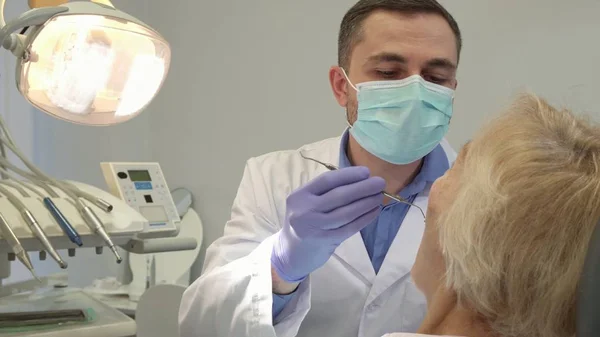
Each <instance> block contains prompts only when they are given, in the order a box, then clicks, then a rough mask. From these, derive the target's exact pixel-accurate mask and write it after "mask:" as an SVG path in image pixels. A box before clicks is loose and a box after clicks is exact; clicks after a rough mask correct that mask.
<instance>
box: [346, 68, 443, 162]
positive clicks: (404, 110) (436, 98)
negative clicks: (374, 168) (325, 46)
mask: <svg viewBox="0 0 600 337" xmlns="http://www.w3.org/2000/svg"><path fill="white" fill-rule="evenodd" d="M344 75H346V73H345V72H344ZM346 80H347V81H348V83H350V85H351V86H352V87H353V88H354V89H355V90H356V91H357V92H358V94H357V97H358V116H357V120H356V121H355V122H354V124H353V125H352V126H351V128H350V134H351V135H352V136H353V137H354V139H355V140H356V141H357V142H358V144H359V145H360V146H361V147H363V148H364V149H365V150H367V151H369V152H370V153H371V154H373V155H374V156H376V157H378V158H380V159H382V160H385V161H387V162H389V163H392V164H397V165H403V164H409V163H412V162H415V161H417V160H419V159H421V158H423V157H425V156H426V155H427V154H429V153H430V152H431V151H433V149H434V148H435V147H436V146H437V145H438V144H439V143H440V142H441V141H442V139H443V138H444V136H445V135H446V133H447V132H448V126H449V124H450V119H451V118H452V104H453V100H454V90H452V89H449V88H447V87H444V86H441V85H437V84H434V83H430V82H427V81H425V80H424V79H423V78H422V77H421V76H419V75H414V76H411V77H408V78H406V79H403V80H400V81H377V82H365V83H361V84H358V85H357V86H356V87H355V86H354V85H353V84H352V83H351V82H350V80H349V79H348V76H346Z"/></svg>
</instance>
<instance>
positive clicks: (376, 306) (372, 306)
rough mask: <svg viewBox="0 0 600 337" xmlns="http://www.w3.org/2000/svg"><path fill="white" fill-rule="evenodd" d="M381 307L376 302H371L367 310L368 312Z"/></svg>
mask: <svg viewBox="0 0 600 337" xmlns="http://www.w3.org/2000/svg"><path fill="white" fill-rule="evenodd" d="M377 309H379V305H378V304H375V303H371V304H369V305H368V306H367V311H368V312H373V311H375V310H377Z"/></svg>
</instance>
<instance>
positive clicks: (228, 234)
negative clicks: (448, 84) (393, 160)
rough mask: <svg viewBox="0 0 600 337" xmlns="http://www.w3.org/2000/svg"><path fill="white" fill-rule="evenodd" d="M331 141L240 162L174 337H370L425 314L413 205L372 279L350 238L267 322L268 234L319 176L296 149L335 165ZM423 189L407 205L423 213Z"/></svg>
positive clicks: (336, 141)
mask: <svg viewBox="0 0 600 337" xmlns="http://www.w3.org/2000/svg"><path fill="white" fill-rule="evenodd" d="M340 141H341V138H340V137H336V138H331V139H327V140H324V141H321V142H317V143H313V144H309V145H306V146H304V147H302V148H301V149H299V150H293V151H280V152H274V153H270V154H266V155H263V156H261V157H257V158H252V159H250V160H248V162H247V164H246V168H245V170H244V175H243V178H242V181H241V183H240V187H239V189H238V194H237V197H236V199H235V201H234V204H233V208H232V213H231V220H229V222H227V224H226V226H225V233H224V236H223V237H221V238H220V239H218V240H216V241H215V242H214V243H213V244H212V245H211V246H210V247H209V248H208V250H207V253H206V261H205V265H204V272H203V275H202V276H201V277H200V278H199V279H197V280H196V281H195V282H194V283H193V284H192V285H191V286H190V287H189V288H188V289H187V290H186V292H185V294H184V295H183V299H182V304H181V308H180V312H179V321H180V336H181V337H225V336H228V337H246V336H248V337H258V336H261V337H274V336H277V337H293V336H298V337H349V336H359V337H380V336H382V335H384V334H386V333H391V332H399V331H405V332H414V331H416V329H417V328H418V326H419V324H420V323H421V320H422V319H423V317H424V315H425V310H426V307H425V299H424V297H423V295H422V294H421V293H420V292H419V291H418V290H417V288H416V287H415V285H414V284H413V282H412V281H411V278H410V270H411V268H412V265H413V263H414V260H415V257H416V254H417V250H418V248H419V244H420V242H421V237H422V234H423V229H424V221H423V216H422V215H421V213H420V212H419V210H418V209H416V208H414V207H412V208H411V209H410V210H409V212H408V213H407V215H406V218H405V219H404V222H403V223H402V226H401V227H400V230H399V231H398V234H397V236H396V238H395V240H394V242H393V244H392V246H391V247H390V249H389V251H388V253H387V256H386V258H385V260H384V262H383V265H382V267H381V269H380V271H379V273H378V274H377V275H376V274H375V271H374V269H373V265H372V264H371V261H370V259H369V256H368V253H367V250H366V248H365V245H364V242H363V240H362V238H361V234H360V233H357V234H356V235H354V236H352V237H351V238H350V239H348V240H346V241H345V242H344V243H342V244H341V245H340V246H339V247H338V248H337V249H336V251H335V254H334V255H333V256H332V257H331V258H330V259H329V261H328V262H327V263H326V264H325V265H324V266H323V267H322V268H320V269H318V270H317V271H315V272H313V273H312V274H311V275H310V277H309V278H307V279H306V280H305V281H304V282H302V283H301V284H300V286H299V288H298V289H297V291H296V292H297V293H296V295H295V297H294V298H293V299H292V301H291V302H289V303H288V305H287V306H286V307H285V309H284V310H283V312H282V313H281V314H280V315H279V317H278V318H277V320H276V322H274V323H275V324H273V322H272V285H271V262H270V256H271V250H272V236H273V235H274V234H275V233H277V232H278V231H279V230H280V229H281V226H282V224H283V223H284V219H285V211H286V198H287V196H288V195H289V194H290V193H291V192H292V191H293V190H295V189H297V188H299V187H300V186H302V185H304V184H306V183H307V182H308V181H310V180H312V179H314V178H315V177H317V176H318V175H320V174H322V173H323V172H326V171H327V169H325V168H324V167H322V166H321V165H319V164H317V163H314V162H312V161H308V160H306V159H303V158H302V157H301V156H300V154H299V151H302V153H303V154H305V155H306V156H309V157H312V158H315V159H319V160H321V161H323V162H327V163H332V164H335V165H337V164H338V162H339V148H340ZM442 146H443V148H444V150H445V152H446V155H447V157H448V160H449V162H450V164H451V163H452V162H453V161H454V160H455V158H456V153H455V152H454V150H452V148H451V147H450V145H449V144H448V142H447V141H446V140H444V141H443V142H442ZM429 189H430V186H427V187H426V189H425V191H424V192H423V193H421V194H419V195H418V196H417V198H416V199H415V203H416V204H417V205H419V206H420V207H421V208H422V209H423V210H426V209H427V200H428V195H429Z"/></svg>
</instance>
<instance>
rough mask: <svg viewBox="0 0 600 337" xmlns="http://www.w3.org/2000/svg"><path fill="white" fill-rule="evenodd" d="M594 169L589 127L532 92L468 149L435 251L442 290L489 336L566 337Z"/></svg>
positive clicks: (592, 220)
mask: <svg viewBox="0 0 600 337" xmlns="http://www.w3.org/2000/svg"><path fill="white" fill-rule="evenodd" d="M599 165H600V130H599V129H598V127H597V126H595V125H593V124H592V123H591V122H589V121H588V120H586V119H583V118H580V117H577V116H574V115H573V114H572V113H571V112H570V111H566V110H562V111H559V110H557V109H555V108H553V107H551V106H550V105H549V104H548V103H547V102H545V101H544V100H542V99H539V98H537V97H536V96H533V95H524V96H522V97H520V98H519V99H518V100H517V101H516V102H515V103H514V104H513V105H512V107H511V108H510V109H508V111H507V112H506V113H504V114H503V115H501V116H500V117H499V118H497V119H496V120H494V121H493V122H492V123H490V124H489V125H488V126H487V127H486V128H484V129H483V130H482V131H481V132H480V133H479V134H478V135H477V136H476V137H475V138H474V139H473V141H472V142H471V143H470V144H469V146H468V150H467V154H466V157H465V159H464V166H463V171H462V174H460V178H459V179H460V183H459V184H458V186H459V187H458V191H457V194H456V195H455V198H454V201H453V202H452V205H451V206H450V207H449V209H448V212H446V213H445V214H443V215H441V217H440V221H439V224H438V225H439V231H440V245H441V248H442V251H443V254H444V258H445V261H446V267H447V281H448V286H449V287H450V288H451V289H453V290H455V291H456V293H457V295H458V298H459V301H460V303H461V304H462V305H464V306H468V307H469V308H470V309H472V310H475V311H476V312H477V313H479V314H480V315H481V317H482V319H484V320H485V321H486V322H487V323H488V324H489V326H490V327H491V329H492V333H493V334H494V335H496V334H497V335H499V336H503V337H565V336H574V335H575V307H576V305H575V304H576V303H575V302H576V291H577V286H578V281H579V277H580V275H581V272H582V267H583V262H584V259H585V254H586V251H587V248H588V243H589V240H590V238H591V235H592V232H593V230H594V228H595V226H596V223H597V222H598V221H599V219H600V166H599Z"/></svg>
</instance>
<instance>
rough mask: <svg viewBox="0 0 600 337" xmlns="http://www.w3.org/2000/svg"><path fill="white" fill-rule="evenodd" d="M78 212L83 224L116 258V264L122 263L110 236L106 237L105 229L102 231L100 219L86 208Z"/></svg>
mask: <svg viewBox="0 0 600 337" xmlns="http://www.w3.org/2000/svg"><path fill="white" fill-rule="evenodd" d="M79 212H80V213H81V216H82V217H83V219H84V220H85V222H86V223H87V224H88V226H89V227H90V229H91V230H92V231H93V232H94V233H96V234H97V235H99V236H100V237H101V238H102V239H103V240H104V242H106V245H107V246H108V247H109V248H110V250H111V251H112V253H113V254H114V255H115V257H116V258H117V263H121V261H123V259H122V258H121V255H119V252H118V251H117V247H116V246H115V244H114V243H113V242H112V240H111V238H110V236H108V233H106V229H104V225H103V224H102V221H100V218H98V216H97V215H96V213H94V211H93V210H92V209H91V208H90V207H88V206H84V207H82V208H81V209H80V210H79Z"/></svg>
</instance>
